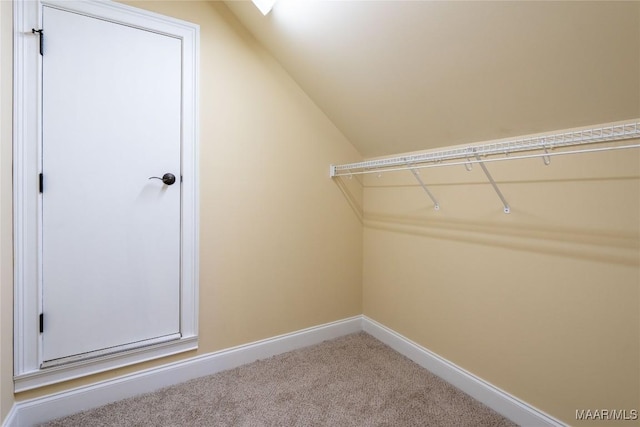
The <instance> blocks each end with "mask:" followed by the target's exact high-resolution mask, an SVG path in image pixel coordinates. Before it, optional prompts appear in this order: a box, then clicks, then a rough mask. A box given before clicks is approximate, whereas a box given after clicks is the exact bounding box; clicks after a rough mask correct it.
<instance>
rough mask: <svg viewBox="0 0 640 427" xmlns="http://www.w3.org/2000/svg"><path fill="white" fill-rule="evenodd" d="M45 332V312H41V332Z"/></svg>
mask: <svg viewBox="0 0 640 427" xmlns="http://www.w3.org/2000/svg"><path fill="white" fill-rule="evenodd" d="M43 332H44V313H40V333H43Z"/></svg>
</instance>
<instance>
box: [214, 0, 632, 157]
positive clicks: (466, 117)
mask: <svg viewBox="0 0 640 427" xmlns="http://www.w3.org/2000/svg"><path fill="white" fill-rule="evenodd" d="M226 4H227V6H228V7H229V8H230V9H231V11H232V12H233V13H234V14H235V16H236V17H237V18H238V20H239V21H240V22H241V23H242V24H243V25H244V26H245V27H246V28H247V29H248V30H249V31H250V32H251V33H252V34H253V35H254V37H255V38H256V39H257V40H258V41H259V42H260V43H261V44H262V45H263V46H264V47H265V48H266V49H267V50H268V51H270V52H271V54H272V55H273V56H274V57H275V58H276V59H277V60H278V61H279V62H280V63H281V64H282V66H283V67H284V68H285V69H286V70H287V72H288V73H289V74H290V75H291V76H292V77H293V79H295V80H296V82H297V83H298V84H299V85H300V87H302V89H303V90H304V91H305V92H306V93H307V94H308V95H309V96H310V97H311V98H312V99H313V100H314V102H315V103H316V104H317V105H318V106H319V107H320V108H321V109H322V110H323V111H324V112H325V114H326V115H327V116H328V117H329V118H330V119H331V120H332V121H333V122H334V123H335V125H336V126H337V127H338V128H339V129H340V130H341V131H342V132H343V133H344V134H345V135H346V136H347V137H348V138H349V139H350V140H351V142H352V143H353V144H354V146H355V147H356V148H357V149H358V150H359V151H360V152H361V154H362V155H363V156H365V157H373V156H380V155H389V154H395V153H402V152H408V151H415V150H423V149H431V148H437V147H443V146H451V145H457V144H468V143H474V142H481V141H487V140H490V139H498V138H505V137H512V136H518V135H524V134H530V133H536V132H546V131H553V130H558V129H565V128H570V127H577V126H588V125H593V124H599V123H605V122H611V121H618V120H627V119H633V118H638V117H640V2H638V1H633V2H614V1H599V2H598V1H596V2H583V1H568V2H546V1H544V2H543V1H540V2H520V1H518V2H516V1H510V2H502V1H500V2H497V1H496V2H493V1H491V2H486V1H485V2H462V1H451V2H446V1H401V0H395V1H394V0H387V1H305V0H280V1H279V2H278V3H276V5H275V7H274V9H273V11H272V12H271V13H270V14H269V15H267V16H263V15H262V14H261V13H260V12H259V11H258V10H257V8H255V6H253V4H252V3H251V2H249V1H227V2H226Z"/></svg>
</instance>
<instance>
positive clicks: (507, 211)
mask: <svg viewBox="0 0 640 427" xmlns="http://www.w3.org/2000/svg"><path fill="white" fill-rule="evenodd" d="M474 154H475V157H476V160H477V161H478V164H479V165H480V167H481V168H482V171H483V172H484V174H485V175H486V176H487V179H488V180H489V182H490V183H491V186H492V187H493V189H494V190H495V192H496V194H497V195H498V197H500V200H501V201H502V205H503V206H504V213H506V214H508V213H510V212H511V208H510V207H509V203H507V200H506V199H505V198H504V196H503V195H502V192H501V191H500V189H499V188H498V184H496V182H495V181H494V179H493V177H492V176H491V174H490V173H489V170H488V169H487V167H486V166H485V164H484V162H483V161H482V160H481V159H480V155H479V154H478V153H474Z"/></svg>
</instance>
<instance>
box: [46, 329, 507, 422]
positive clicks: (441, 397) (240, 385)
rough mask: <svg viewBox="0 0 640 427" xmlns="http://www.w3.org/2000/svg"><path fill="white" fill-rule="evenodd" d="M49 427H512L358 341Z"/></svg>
mask: <svg viewBox="0 0 640 427" xmlns="http://www.w3.org/2000/svg"><path fill="white" fill-rule="evenodd" d="M45 425H46V426H49V427H54V426H83V427H84V426H163V427H164V426H394V427H395V426H513V425H514V424H513V423H512V422H510V421H509V420H507V419H505V418H503V417H502V416H500V415H499V414H497V413H496V412H494V411H493V410H491V409H489V408H488V407H486V406H484V405H483V404H481V403H480V402H478V401H476V400H474V399H472V398H471V397H469V396H467V395H466V394H464V393H462V392H461V391H459V390H458V389H456V388H454V387H453V386H451V385H449V384H447V383H446V382H444V381H443V380H441V379H440V378H438V377H436V376H434V375H432V374H431V373H429V372H428V371H426V370H425V369H423V368H421V367H420V366H418V365H417V364H415V363H413V362H412V361H410V360H409V359H407V358H405V357H404V356H402V355H400V354H399V353H397V352H395V351H394V350H392V349H391V348H389V347H387V346H386V345H384V344H382V343H381V342H380V341H378V340H376V339H375V338H373V337H371V336H370V335H368V334H366V333H364V332H360V333H357V334H353V335H348V336H345V337H341V338H338V339H335V340H331V341H326V342H324V343H321V344H319V345H315V346H312V347H307V348H304V349H300V350H296V351H292V352H289V353H285V354H282V355H279V356H275V357H272V358H269V359H266V360H260V361H257V362H254V363H251V364H249V365H245V366H242V367H239V368H236V369H232V370H229V371H225V372H221V373H218V374H216V375H211V376H208V377H202V378H198V379H195V380H192V381H188V382H186V383H183V384H179V385H176V386H172V387H168V388H165V389H162V390H159V391H157V392H155V393H150V394H146V395H142V396H138V397H134V398H131V399H126V400H122V401H119V402H116V403H113V404H110V405H106V406H103V407H100V408H97V409H93V410H90V411H86V412H82V413H79V414H76V415H71V416H69V417H66V418H61V419H58V420H54V421H51V422H49V423H47V424H45Z"/></svg>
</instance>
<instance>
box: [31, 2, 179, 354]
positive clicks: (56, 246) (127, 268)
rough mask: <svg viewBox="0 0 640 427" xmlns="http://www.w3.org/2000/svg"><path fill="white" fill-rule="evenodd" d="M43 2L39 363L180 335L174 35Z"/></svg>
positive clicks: (176, 41) (176, 42)
mask: <svg viewBox="0 0 640 427" xmlns="http://www.w3.org/2000/svg"><path fill="white" fill-rule="evenodd" d="M43 9H44V10H43V30H44V43H43V51H44V55H43V58H42V67H43V69H42V94H43V95H42V96H43V98H42V103H43V104H42V105H43V111H42V171H43V188H42V190H43V192H42V312H43V321H44V322H43V329H42V360H43V361H44V363H43V366H48V365H47V364H60V363H64V362H66V361H73V360H78V359H82V358H90V357H94V356H96V355H100V354H104V353H109V352H114V351H119V350H123V349H129V348H132V347H136V346H144V345H148V344H150V343H154V342H162V341H164V340H171V339H175V338H179V332H180V238H181V236H180V203H181V194H180V193H181V180H180V176H181V172H180V167H181V160H180V156H181V142H180V135H181V122H180V120H181V119H180V117H181V41H180V39H177V38H174V37H170V36H167V35H163V34H158V33H155V32H151V31H147V30H143V29H138V28H134V27H132V26H127V25H122V24H119V23H115V22H110V21H107V20H103V19H97V18H92V17H89V16H84V15H81V14H78V13H72V12H68V11H63V10H59V9H56V8H53V7H44V8H43ZM164 174H173V175H174V176H175V177H176V182H175V183H174V184H173V185H167V184H165V183H164V182H163V181H161V180H159V179H149V178H150V177H163V175H164Z"/></svg>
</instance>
